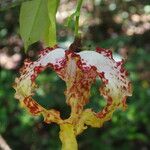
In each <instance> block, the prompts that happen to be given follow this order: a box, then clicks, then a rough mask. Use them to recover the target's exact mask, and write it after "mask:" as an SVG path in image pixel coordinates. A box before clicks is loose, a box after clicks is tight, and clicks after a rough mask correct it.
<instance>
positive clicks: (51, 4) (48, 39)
mask: <svg viewBox="0 0 150 150" xmlns="http://www.w3.org/2000/svg"><path fill="white" fill-rule="evenodd" d="M59 3H60V0H47V4H48V5H47V8H48V16H49V21H50V26H49V28H48V30H47V32H46V34H45V38H44V41H45V43H46V44H48V45H49V46H54V45H55V44H56V43H57V40H56V12H57V8H58V6H59Z"/></svg>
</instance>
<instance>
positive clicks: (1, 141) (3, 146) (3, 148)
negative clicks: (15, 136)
mask: <svg viewBox="0 0 150 150" xmlns="http://www.w3.org/2000/svg"><path fill="white" fill-rule="evenodd" d="M0 149H1V150H11V148H10V147H9V146H8V144H7V143H6V141H5V140H4V139H3V137H2V136H1V135H0Z"/></svg>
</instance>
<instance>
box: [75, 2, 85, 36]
mask: <svg viewBox="0 0 150 150" xmlns="http://www.w3.org/2000/svg"><path fill="white" fill-rule="evenodd" d="M82 2H83V0H78V3H77V9H76V12H75V14H76V20H75V37H77V36H78V34H79V33H78V30H79V18H80V9H81V6H82Z"/></svg>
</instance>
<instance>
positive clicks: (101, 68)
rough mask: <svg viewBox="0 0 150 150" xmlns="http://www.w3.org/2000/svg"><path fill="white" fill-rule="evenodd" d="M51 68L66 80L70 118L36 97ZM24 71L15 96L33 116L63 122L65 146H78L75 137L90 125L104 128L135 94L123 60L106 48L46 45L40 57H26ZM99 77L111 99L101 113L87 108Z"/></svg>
mask: <svg viewBox="0 0 150 150" xmlns="http://www.w3.org/2000/svg"><path fill="white" fill-rule="evenodd" d="M48 67H50V68H52V69H53V70H54V71H55V72H56V73H57V74H58V76H59V77H60V78H61V79H62V80H64V81H65V82H66V87H67V89H66V91H65V96H66V103H67V105H68V106H70V107H71V113H70V117H69V118H67V119H64V120H63V119H62V118H61V117H60V112H59V111H57V110H54V109H49V110H47V109H45V108H43V107H42V106H41V105H40V104H38V103H37V102H36V101H35V100H34V99H33V98H32V96H33V95H34V92H35V89H36V88H37V85H36V83H35V80H36V78H37V76H38V75H39V74H40V73H41V72H42V71H43V70H45V69H46V68H48ZM20 74H21V75H20V77H19V78H16V80H15V85H14V88H15V90H16V93H15V97H16V98H17V99H19V101H20V102H21V104H22V105H23V106H24V107H26V108H27V110H28V111H29V112H30V113H31V114H32V115H43V117H44V121H45V122H46V123H51V122H54V123H57V124H59V125H60V139H61V141H62V144H63V146H62V149H70V148H71V149H72V150H74V149H77V142H76V138H75V137H76V136H77V135H78V134H80V133H81V132H83V130H85V129H86V128H87V126H92V127H101V126H102V125H103V123H104V122H105V121H108V120H109V119H111V116H112V114H113V112H114V111H115V110H116V109H118V108H122V109H125V108H126V98H127V97H128V96H131V83H130V81H129V80H128V78H127V76H128V73H127V71H126V70H125V69H124V67H123V61H120V62H116V61H115V60H114V59H113V57H112V52H111V51H109V50H107V49H103V48H96V50H95V51H82V52H74V51H72V50H67V49H66V50H65V49H63V48H60V47H58V46H55V47H54V48H46V49H44V50H42V51H40V54H39V58H38V60H36V61H30V60H25V62H24V66H23V68H22V69H21V71H20ZM96 78H99V79H101V80H102V86H101V87H100V88H99V90H100V94H101V95H102V96H103V97H104V99H105V100H106V101H107V104H106V106H105V107H104V108H103V109H102V110H101V111H99V112H94V111H93V110H92V108H88V109H84V106H85V105H86V104H87V103H88V102H89V97H90V89H91V85H92V84H93V83H94V82H95V80H96ZM91 101H92V100H91Z"/></svg>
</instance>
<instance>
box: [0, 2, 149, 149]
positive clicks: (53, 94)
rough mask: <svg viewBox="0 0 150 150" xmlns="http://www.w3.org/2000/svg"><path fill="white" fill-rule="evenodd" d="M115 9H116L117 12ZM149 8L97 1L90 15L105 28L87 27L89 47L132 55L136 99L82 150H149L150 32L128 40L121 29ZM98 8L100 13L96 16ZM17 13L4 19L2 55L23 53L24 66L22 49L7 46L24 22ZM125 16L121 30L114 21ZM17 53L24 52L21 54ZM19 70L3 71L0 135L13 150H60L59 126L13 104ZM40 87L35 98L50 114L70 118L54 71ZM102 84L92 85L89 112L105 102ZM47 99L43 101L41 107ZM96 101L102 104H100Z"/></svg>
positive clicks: (84, 138)
mask: <svg viewBox="0 0 150 150" xmlns="http://www.w3.org/2000/svg"><path fill="white" fill-rule="evenodd" d="M122 4H123V5H122ZM115 5H116V8H115V7H113V6H115ZM146 6H149V5H148V1H135V0H133V1H125V0H124V1H123V0H122V1H117V2H116V3H114V2H110V3H109V4H108V3H106V2H105V1H102V2H101V3H98V1H95V3H94V7H95V9H94V11H93V12H90V15H91V16H94V15H96V16H97V15H100V16H101V19H102V20H103V22H102V23H99V24H98V25H97V24H93V25H90V26H89V27H88V29H87V28H86V27H85V28H84V27H82V28H83V29H84V31H88V32H87V33H84V41H83V42H84V43H86V44H91V45H95V44H98V45H102V47H103V46H104V47H106V48H113V49H116V50H117V51H118V53H119V52H120V51H121V49H122V48H127V49H128V53H129V54H128V60H127V63H126V68H127V69H128V70H129V72H130V77H131V80H132V82H133V91H134V93H133V96H132V97H131V98H129V99H128V101H127V102H128V105H129V106H128V109H127V111H126V112H121V111H118V112H116V114H115V115H114V116H113V118H112V120H111V121H110V122H107V123H106V124H104V126H103V127H102V128H101V129H94V128H89V129H88V130H87V131H86V132H84V133H83V134H82V135H80V136H79V137H78V143H79V149H81V150H82V149H85V148H86V149H87V150H96V149H103V150H120V149H121V150H126V149H129V150H132V149H139V150H141V149H147V150H148V149H150V143H149V139H150V128H149V123H150V118H149V116H150V111H149V109H150V102H149V97H150V90H149V87H150V86H149V81H148V80H149V71H150V70H149V57H150V54H149V38H150V37H149V35H150V34H149V33H150V31H149V30H147V31H145V32H144V33H142V34H132V35H127V34H125V33H124V31H123V30H122V26H123V25H124V24H125V23H126V22H127V21H128V20H129V19H130V17H131V15H132V14H143V13H144V8H145V9H146ZM97 8H98V10H99V11H100V12H97V11H96V10H97ZM113 8H115V9H113ZM18 9H19V8H18V7H16V8H13V9H11V10H9V11H7V12H1V13H0V52H1V53H2V52H4V49H5V52H7V54H9V55H12V54H14V53H19V54H20V55H21V56H22V60H23V59H24V57H25V54H24V53H23V51H21V50H22V47H21V46H20V47H19V46H18V45H17V44H14V43H13V44H10V45H9V40H8V39H9V37H10V36H13V35H14V34H16V33H17V32H18V18H19V17H18V16H17V15H16V14H18ZM125 12H127V13H128V17H126V18H123V22H121V23H119V25H118V24H117V23H115V22H114V21H113V17H114V16H115V15H117V14H119V15H121V14H126V13H125ZM10 16H13V17H10ZM100 16H98V17H100ZM106 16H109V17H106ZM59 26H60V25H58V27H59ZM110 27H111V29H112V30H113V33H115V35H117V36H111V35H110V31H112V30H109V31H108V29H110ZM61 32H62V31H61V30H60V32H58V35H59V37H60V39H61V41H60V42H62V41H63V40H64V39H67V38H68V39H69V37H67V35H65V36H64V35H61V34H59V33H61ZM67 33H68V32H67ZM113 35H114V34H113ZM69 36H70V35H69ZM106 39H107V40H106ZM16 45H17V46H16ZM16 47H17V48H18V47H19V48H18V49H19V50H18V49H17V48H16ZM39 47H40V46H39V45H38V44H37V45H33V46H32V47H31V50H29V52H28V53H27V55H28V56H30V57H32V58H33V59H34V55H35V53H36V52H35V51H34V49H39ZM17 50H18V51H17ZM32 54H34V55H32ZM20 64H22V62H20ZM18 68H19V67H18ZM18 68H16V69H13V70H9V69H7V68H6V69H5V68H4V66H2V67H1V70H0V134H2V135H3V137H4V138H5V140H6V141H7V142H8V144H9V145H10V147H11V148H12V149H15V150H19V149H24V150H26V149H31V150H35V149H36V150H37V149H38V150H42V149H45V150H47V149H49V147H51V149H52V150H57V149H60V147H61V143H60V141H59V140H58V132H59V128H58V127H57V126H56V125H54V124H52V125H46V124H44V123H41V119H42V118H32V117H31V116H30V115H29V114H28V113H26V111H25V110H23V109H21V106H19V104H18V101H16V100H15V99H14V90H13V88H11V87H12V83H13V82H14V78H15V77H16V76H17V73H16V72H18ZM45 77H47V78H45ZM37 82H39V84H40V85H41V87H40V88H39V92H38V93H39V95H36V97H38V101H39V102H40V103H41V104H42V105H47V107H49V108H52V107H53V108H57V109H58V110H60V111H61V112H63V113H62V114H63V117H64V118H67V116H68V114H69V111H70V110H69V109H68V107H66V105H65V103H64V96H63V91H64V89H65V85H64V83H63V82H62V81H61V80H60V79H59V78H58V77H57V76H56V75H55V74H54V73H53V72H52V71H51V70H47V71H45V72H43V74H41V75H40V76H39V78H38V80H37ZM48 83H50V84H48ZM99 84H100V83H99V82H96V84H95V85H93V88H92V91H91V94H92V95H91V100H92V101H91V102H90V104H89V105H90V106H87V107H91V106H92V107H93V109H95V111H96V110H97V108H98V107H102V106H103V105H104V103H105V102H104V101H103V98H102V97H100V96H98V95H99V94H98V92H99V91H98V90H96V89H97V86H99ZM58 89H59V90H58ZM41 97H42V98H41ZM43 98H44V101H41V99H43ZM60 98H61V100H60ZM97 99H100V100H99V101H97ZM39 139H40V140H39Z"/></svg>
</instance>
